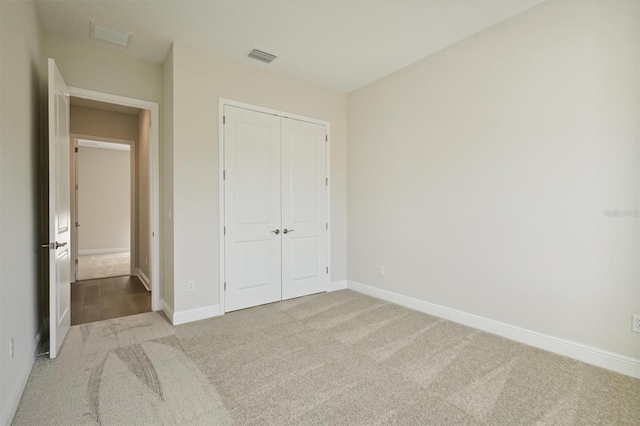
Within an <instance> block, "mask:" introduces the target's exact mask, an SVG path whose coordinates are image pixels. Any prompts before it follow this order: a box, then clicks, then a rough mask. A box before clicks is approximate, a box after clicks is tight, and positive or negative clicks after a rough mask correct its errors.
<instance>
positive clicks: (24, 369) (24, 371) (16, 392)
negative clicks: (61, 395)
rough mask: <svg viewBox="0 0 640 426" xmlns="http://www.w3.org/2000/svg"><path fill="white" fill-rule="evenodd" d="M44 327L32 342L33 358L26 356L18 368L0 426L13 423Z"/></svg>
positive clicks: (43, 325) (0, 418)
mask: <svg viewBox="0 0 640 426" xmlns="http://www.w3.org/2000/svg"><path fill="white" fill-rule="evenodd" d="M44 327H45V323H44V322H43V323H42V324H41V326H40V329H39V330H38V334H37V335H36V338H35V339H34V341H33V347H32V348H31V349H32V350H31V353H32V354H34V356H30V357H29V356H28V357H26V358H25V360H24V362H23V363H22V366H21V367H19V371H20V373H19V374H18V381H17V384H16V386H15V387H14V388H13V389H11V392H9V398H7V404H6V405H5V406H4V407H2V408H3V410H2V417H0V425H10V424H11V422H12V421H13V417H14V416H15V415H16V411H18V405H19V404H20V399H22V394H23V393H24V388H25V387H27V381H28V380H29V376H30V375H31V369H32V368H33V363H34V362H35V361H36V357H35V353H36V351H37V350H38V345H39V344H40V340H41V339H42V336H43V335H44V331H45V330H44Z"/></svg>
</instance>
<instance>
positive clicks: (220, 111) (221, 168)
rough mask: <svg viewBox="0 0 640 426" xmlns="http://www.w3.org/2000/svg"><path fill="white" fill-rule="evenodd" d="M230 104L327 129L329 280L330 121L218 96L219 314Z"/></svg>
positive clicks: (222, 299) (222, 311)
mask: <svg viewBox="0 0 640 426" xmlns="http://www.w3.org/2000/svg"><path fill="white" fill-rule="evenodd" d="M225 106H232V107H236V108H242V109H246V110H250V111H255V112H261V113H264V114H270V115H276V116H278V117H283V118H290V119H293V120H300V121H306V122H308V123H313V124H320V125H322V126H325V127H326V129H327V142H326V144H327V178H328V183H327V223H328V224H329V229H328V232H327V267H328V268H329V274H328V275H327V283H330V282H331V272H332V268H331V232H330V231H331V229H332V227H331V123H330V122H328V121H324V120H318V119H316V118H311V117H306V116H303V115H298V114H293V113H290V112H285V111H280V110H276V109H272V108H266V107H261V106H258V105H252V104H248V103H245V102H239V101H234V100H231V99H226V98H218V201H219V202H218V205H219V206H220V211H219V214H218V216H219V218H220V223H219V229H218V240H219V246H220V248H219V250H220V255H219V259H218V261H219V262H220V277H219V284H220V304H219V306H220V315H224V314H225V312H226V306H225V290H224V280H225V278H224V277H225V270H224V264H225V257H224V252H225V246H224V227H225V217H224V212H225V194H224V176H223V173H224V121H223V120H224V107H225Z"/></svg>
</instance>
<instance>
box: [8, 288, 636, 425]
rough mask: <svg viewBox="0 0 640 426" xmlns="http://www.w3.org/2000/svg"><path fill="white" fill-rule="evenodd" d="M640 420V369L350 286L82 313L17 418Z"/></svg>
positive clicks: (124, 421) (41, 369)
mask: <svg viewBox="0 0 640 426" xmlns="http://www.w3.org/2000/svg"><path fill="white" fill-rule="evenodd" d="M389 423H392V424H401V425H417V424H420V425H422V424H434V425H444V424H455V425H459V424H487V425H494V424H500V425H515V424H538V425H572V424H576V425H594V424H635V425H637V424H640V380H638V379H633V378H630V377H626V376H622V375H619V374H616V373H612V372H609V371H606V370H603V369H600V368H596V367H592V366H589V365H587V364H583V363H580V362H578V361H574V360H571V359H568V358H564V357H561V356H558V355H554V354H551V353H548V352H544V351H542V350H538V349H535V348H531V347H528V346H525V345H521V344H518V343H515V342H512V341H509V340H506V339H503V338H500V337H497V336H494V335H491V334H487V333H483V332H480V331H477V330H473V329H470V328H467V327H464V326H461V325H458V324H454V323H451V322H448V321H444V320H440V319H438V318H435V317H431V316H428V315H424V314H421V313H418V312H415V311H411V310H409V309H405V308H403V307H400V306H397V305H393V304H389V303H386V302H383V301H380V300H377V299H373V298H371V297H367V296H364V295H361V294H358V293H355V292H352V291H349V290H344V291H339V292H335V293H324V294H319V295H314V296H308V297H303V298H299V299H294V300H290V301H285V302H279V303H274V304H271V305H265V306H261V307H256V308H251V309H246V310H243V311H238V312H232V313H229V314H226V315H224V316H222V317H217V318H212V319H209V320H204V321H199V322H197V323H191V324H185V325H182V326H177V327H172V326H171V325H170V324H169V323H168V322H167V321H166V319H165V318H164V316H162V315H161V314H158V313H146V314H140V315H135V316H131V317H125V318H118V319H113V320H108V321H102V322H96V323H91V324H84V325H80V326H74V327H72V328H71V331H70V332H69V335H68V337H67V340H66V341H65V343H64V345H63V347H62V351H61V354H60V357H59V358H58V359H57V360H55V361H50V360H46V359H38V360H37V362H36V364H35V366H34V368H33V372H32V373H31V377H30V379H29V382H28V384H27V388H26V390H25V392H24V395H23V398H22V401H21V403H20V406H19V408H18V412H17V414H16V416H15V419H14V424H15V425H51V424H58V425H75V424H90V425H95V424H99V425H141V424H178V425H185V424H193V425H205V424H241V425H244V424H276V425H286V424H299V425H314V424H325V425H327V424H348V425H351V424H389Z"/></svg>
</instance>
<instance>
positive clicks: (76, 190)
mask: <svg viewBox="0 0 640 426" xmlns="http://www.w3.org/2000/svg"><path fill="white" fill-rule="evenodd" d="M77 190H78V184H77V183H76V191H77Z"/></svg>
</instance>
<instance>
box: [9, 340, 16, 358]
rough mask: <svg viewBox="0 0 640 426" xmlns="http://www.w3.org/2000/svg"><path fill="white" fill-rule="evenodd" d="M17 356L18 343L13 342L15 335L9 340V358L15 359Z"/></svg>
mask: <svg viewBox="0 0 640 426" xmlns="http://www.w3.org/2000/svg"><path fill="white" fill-rule="evenodd" d="M15 356H16V345H15V344H14V343H13V337H12V338H11V340H9V359H10V360H13V358H15Z"/></svg>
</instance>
